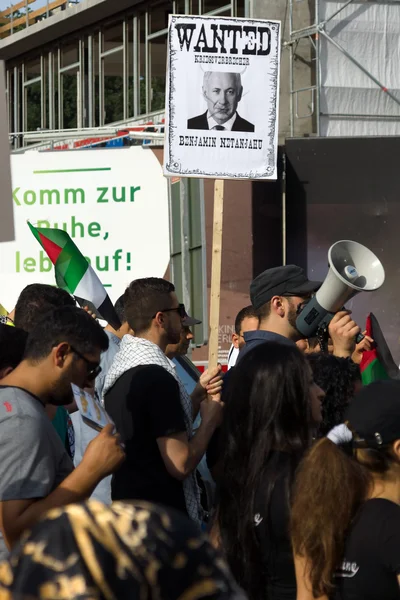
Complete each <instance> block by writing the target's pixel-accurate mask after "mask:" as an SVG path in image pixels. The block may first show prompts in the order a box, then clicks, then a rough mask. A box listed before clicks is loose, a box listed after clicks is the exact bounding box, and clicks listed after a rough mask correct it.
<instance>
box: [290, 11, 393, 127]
mask: <svg viewBox="0 0 400 600" xmlns="http://www.w3.org/2000/svg"><path fill="white" fill-rule="evenodd" d="M327 5H328V0H311V1H310V2H307V0H289V14H288V24H289V27H288V31H287V37H286V39H285V40H284V42H283V47H284V50H288V51H289V98H290V99H289V102H290V135H291V137H295V136H299V135H311V136H320V135H326V133H324V132H322V131H321V129H322V128H321V117H325V118H327V119H329V118H331V119H343V120H349V121H354V120H357V119H361V120H368V119H371V120H375V121H377V120H384V121H388V122H393V121H395V122H396V123H397V125H396V131H394V132H393V133H395V134H399V129H400V95H396V94H395V93H393V92H392V91H390V89H388V88H389V86H388V85H385V83H383V82H382V81H380V80H379V79H378V77H376V76H375V75H374V73H373V72H371V70H370V69H369V68H367V66H366V65H365V64H362V62H361V61H360V60H358V58H357V57H355V56H354V54H352V53H351V52H349V51H348V50H347V49H346V48H345V47H344V45H343V44H341V43H339V42H338V41H337V39H335V37H334V32H332V30H331V29H330V28H329V26H330V24H331V23H332V21H333V20H334V19H336V18H337V17H342V16H343V14H344V12H345V11H346V9H347V7H349V6H350V5H357V6H359V5H360V0H345V1H343V4H342V5H341V6H340V7H339V8H338V9H337V10H333V11H332V12H330V13H329V14H328V16H325V18H321V14H322V11H321V8H324V11H323V12H325V11H326V13H328V10H327ZM362 5H363V10H364V11H365V10H368V5H369V6H372V3H370V2H363V3H362ZM373 5H375V6H376V5H381V6H385V5H386V6H389V5H390V6H393V5H397V7H398V8H399V9H400V2H399V0H394V1H391V2H379V1H378V2H374V3H373ZM364 7H366V8H364ZM354 14H355V13H354ZM348 17H349V15H348V14H347V18H348ZM350 19H351V16H350ZM305 20H306V21H307V20H308V21H309V22H308V23H307V24H306V25H305V26H304V21H305ZM299 25H303V26H300V27H299ZM343 28H344V24H343ZM399 33H400V32H399ZM322 40H324V41H326V42H327V44H330V45H332V46H333V47H335V48H336V50H338V51H339V52H340V53H342V54H343V55H344V56H345V57H346V58H347V59H349V60H350V61H351V63H352V64H353V65H354V66H355V67H356V68H357V69H359V70H360V71H361V72H362V73H363V74H364V75H366V76H367V77H368V79H369V80H370V81H372V82H373V84H375V86H377V88H379V89H380V91H381V92H382V93H383V94H385V95H386V97H387V98H388V99H390V100H389V102H393V103H394V104H395V105H396V110H394V113H395V114H389V111H384V114H375V113H370V114H368V113H367V112H365V113H364V114H362V113H355V112H354V113H352V112H348V113H347V112H346V113H343V114H341V113H336V114H334V113H331V114H329V111H328V112H327V113H322V112H321V94H322V92H323V82H322V81H321V70H322V69H321V67H322V65H323V64H324V61H326V58H327V57H326V54H325V55H324V54H323V52H322V51H321V41H322ZM298 64H300V65H301V69H296V67H297V66H298ZM307 65H308V66H309V70H308V73H306V66H307ZM399 67H400V65H399ZM299 72H300V75H299ZM307 79H308V80H309V81H308V82H307V83H306V84H305V85H304V80H307ZM299 80H300V81H299ZM350 135H351V134H350Z"/></svg>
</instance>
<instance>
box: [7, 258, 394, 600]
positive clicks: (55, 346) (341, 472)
mask: <svg viewBox="0 0 400 600" xmlns="http://www.w3.org/2000/svg"><path fill="white" fill-rule="evenodd" d="M319 285H320V284H319V283H318V282H312V281H309V280H308V279H307V277H306V275H305V273H304V272H303V270H302V269H301V268H300V267H297V266H294V265H289V266H285V267H277V268H274V269H269V270H267V271H264V272H263V273H261V274H260V275H259V276H258V277H256V278H255V279H254V281H253V282H252V284H251V287H250V299H251V305H250V306H247V307H244V308H243V309H242V310H241V311H240V312H239V313H238V315H237V318H236V320H235V333H234V334H233V338H232V342H233V345H232V352H231V353H230V357H229V367H230V369H229V370H228V372H227V373H226V374H225V375H223V374H222V371H221V366H218V367H217V368H215V369H210V370H209V371H208V370H206V371H205V372H204V373H203V374H202V375H200V373H198V375H197V376H194V377H191V378H190V382H189V383H188V381H187V380H186V379H185V377H184V373H185V368H186V367H185V364H184V362H182V360H183V359H182V357H184V356H185V355H186V353H187V352H188V349H189V345H190V340H191V339H192V338H193V333H192V330H191V327H192V326H193V325H195V324H196V323H199V321H197V320H196V319H195V318H193V317H191V316H189V315H188V314H187V313H186V310H185V307H184V305H183V304H181V303H180V301H179V298H178V297H177V294H176V291H175V288H174V286H173V285H172V284H171V283H170V282H168V281H166V280H164V279H159V278H147V279H138V280H134V281H132V282H131V284H130V285H129V286H128V287H127V289H126V290H125V291H124V293H123V294H122V296H121V297H120V298H119V299H118V301H117V302H116V304H115V309H116V312H117V315H118V318H119V320H120V322H121V327H120V328H119V329H118V330H115V329H114V328H113V327H111V325H107V326H106V327H105V328H103V327H102V326H101V325H100V324H99V322H98V321H97V320H96V318H94V316H93V315H92V314H91V313H90V311H89V310H87V309H85V308H81V307H79V306H77V305H76V302H75V299H74V298H73V297H72V296H71V295H69V294H68V293H67V292H65V291H63V290H61V289H58V288H56V287H53V286H48V285H44V284H33V285H30V286H28V287H26V288H25V289H24V290H22V292H21V294H20V296H19V299H18V301H17V304H16V306H15V309H14V311H13V312H12V313H11V314H10V315H9V316H8V317H6V318H4V319H3V321H4V322H3V323H1V324H0V465H1V476H0V532H1V537H0V560H1V561H3V562H2V563H1V564H0V597H1V598H3V597H4V598H10V600H11V599H12V598H13V599H19V598H21V599H22V598H32V599H35V598H37V599H39V598H40V599H42V598H43V599H44V598H48V599H53V600H56V599H60V600H64V599H65V600H66V599H72V598H79V599H82V600H83V599H85V600H89V599H94V598H96V599H97V598H98V599H109V598H110V599H111V598H115V599H119V598H121V599H123V598H128V597H129V598H138V599H139V598H140V599H142V598H143V599H146V598H148V599H156V598H160V599H165V600H167V599H171V600H172V599H175V598H176V599H179V598H181V599H182V600H183V599H184V600H191V599H193V600H195V599H202V598H215V599H228V598H229V599H243V600H245V598H248V599H249V600H261V599H267V600H270V599H272V600H285V599H286V600H312V599H319V600H361V599H363V600H368V599H372V598H374V599H377V598H384V599H387V600H392V599H395V598H399V597H400V561H399V562H398V557H397V552H398V550H397V547H398V545H397V542H398V541H399V538H398V537H397V535H398V534H399V536H400V507H399V504H400V404H399V396H400V381H397V380H386V381H377V382H375V383H372V384H370V385H368V386H366V387H362V383H361V374H360V367H359V364H360V361H361V358H362V356H363V353H364V352H366V351H369V350H370V349H371V348H372V347H373V344H374V341H373V340H372V339H371V338H369V337H368V336H365V337H364V339H363V340H362V341H361V342H360V343H359V344H357V345H356V341H355V340H356V336H357V335H358V334H359V333H360V328H359V326H358V325H357V324H356V323H355V321H354V320H353V319H352V316H351V314H350V313H349V312H348V311H346V310H342V311H340V312H338V313H337V314H336V315H335V316H334V317H333V319H332V321H331V322H330V324H329V327H328V331H327V337H328V343H327V344H326V348H324V347H321V343H320V339H319V338H315V339H314V338H312V339H308V340H304V339H302V338H301V335H300V333H299V331H298V330H297V328H296V319H297V317H298V315H299V314H300V313H301V310H302V309H303V308H304V306H305V305H306V304H307V302H308V301H309V300H310V298H311V297H312V295H313V294H314V293H315V292H316V291H317V290H318V287H319ZM89 300H90V299H89ZM182 365H183V368H182ZM72 384H74V385H75V386H78V388H80V389H82V390H85V391H86V392H88V393H89V394H91V396H92V397H93V402H95V403H97V406H98V407H102V408H103V407H104V408H105V410H106V412H107V414H108V415H109V417H110V420H111V422H110V423H109V424H108V425H106V426H105V427H103V428H102V429H101V431H100V432H99V431H98V430H97V429H96V428H94V427H91V426H90V423H88V421H87V420H84V419H83V418H82V415H81V413H80V411H79V410H78V407H77V404H76V402H75V399H74V393H73V389H72V387H71V385H72Z"/></svg>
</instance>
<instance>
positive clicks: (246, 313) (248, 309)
mask: <svg viewBox="0 0 400 600" xmlns="http://www.w3.org/2000/svg"><path fill="white" fill-rule="evenodd" d="M248 317H254V318H255V319H258V318H259V317H258V315H257V312H256V310H255V308H254V307H253V306H251V305H250V306H245V307H244V308H242V310H239V312H238V314H237V315H236V319H235V333H236V335H240V330H241V329H242V323H243V321H244V319H247V318H248Z"/></svg>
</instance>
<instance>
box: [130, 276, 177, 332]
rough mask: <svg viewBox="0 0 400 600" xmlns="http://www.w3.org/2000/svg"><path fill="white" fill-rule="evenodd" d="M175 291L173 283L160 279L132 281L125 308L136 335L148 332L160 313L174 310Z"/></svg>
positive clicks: (149, 278)
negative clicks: (173, 297) (173, 298)
mask: <svg viewBox="0 0 400 600" xmlns="http://www.w3.org/2000/svg"><path fill="white" fill-rule="evenodd" d="M174 291H175V287H174V285H173V284H172V283H170V282H169V281H166V279H160V278H158V277H148V278H146V279H135V281H132V283H131V284H130V285H129V287H127V288H126V290H125V294H124V307H125V315H126V320H127V321H128V323H129V326H130V327H131V329H133V331H134V332H135V334H137V335H138V334H140V333H142V332H143V331H147V330H148V329H149V327H150V325H151V321H152V320H153V318H154V316H155V315H156V314H157V313H158V312H159V311H162V310H166V309H167V308H172V299H171V293H172V292H174Z"/></svg>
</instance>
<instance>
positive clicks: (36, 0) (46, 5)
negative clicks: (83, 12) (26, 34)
mask: <svg viewBox="0 0 400 600" xmlns="http://www.w3.org/2000/svg"><path fill="white" fill-rule="evenodd" d="M80 2H84V0H21V1H20V2H18V3H17V4H10V6H9V7H8V8H6V9H5V10H3V11H1V12H0V39H1V38H5V37H8V36H10V35H13V34H14V33H17V32H18V31H20V30H21V29H26V28H27V27H29V26H31V25H34V24H35V23H38V22H39V21H42V20H43V19H47V18H49V17H51V16H52V15H54V14H57V13H58V12H60V11H62V10H66V9H68V8H69V7H71V6H74V5H76V4H80Z"/></svg>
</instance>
